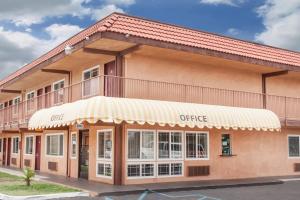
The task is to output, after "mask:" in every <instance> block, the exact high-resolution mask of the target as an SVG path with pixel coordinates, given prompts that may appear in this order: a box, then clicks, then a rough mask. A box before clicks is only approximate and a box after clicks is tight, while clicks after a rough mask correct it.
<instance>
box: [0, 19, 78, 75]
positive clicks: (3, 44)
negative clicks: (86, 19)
mask: <svg viewBox="0 0 300 200" xmlns="http://www.w3.org/2000/svg"><path fill="white" fill-rule="evenodd" d="M80 30H82V29H81V28H80V27H78V26H75V25H68V24H67V25H66V24H65V25H61V24H53V25H51V26H49V27H47V28H46V29H45V31H46V33H47V34H48V35H49V37H50V39H39V38H37V37H34V36H32V35H31V34H30V33H28V32H18V31H16V32H14V31H10V30H5V29H4V28H3V27H0V61H1V62H0V69H1V73H0V78H3V77H4V76H6V75H7V74H9V73H11V72H13V71H15V70H16V69H18V68H20V67H21V66H23V65H25V63H29V62H30V61H32V60H33V59H35V58H37V57H39V56H40V55H42V54H43V53H45V52H47V51H49V50H50V49H52V48H53V47H55V46H57V45H58V44H59V43H61V42H63V41H64V40H66V39H67V38H69V37H71V36H72V35H74V34H76V33H77V32H79V31H80Z"/></svg>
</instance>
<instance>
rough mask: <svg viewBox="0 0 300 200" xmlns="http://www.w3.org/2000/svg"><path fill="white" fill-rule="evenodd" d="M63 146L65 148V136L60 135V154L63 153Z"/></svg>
mask: <svg viewBox="0 0 300 200" xmlns="http://www.w3.org/2000/svg"><path fill="white" fill-rule="evenodd" d="M63 148H64V136H63V135H60V136H59V155H60V156H62V155H63Z"/></svg>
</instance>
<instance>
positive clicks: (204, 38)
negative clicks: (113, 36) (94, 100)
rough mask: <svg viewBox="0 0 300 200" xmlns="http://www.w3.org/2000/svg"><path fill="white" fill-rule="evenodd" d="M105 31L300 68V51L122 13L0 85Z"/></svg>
mask: <svg viewBox="0 0 300 200" xmlns="http://www.w3.org/2000/svg"><path fill="white" fill-rule="evenodd" d="M106 31H107V32H116V33H122V34H130V35H132V36H137V37H142V38H147V39H153V40H158V41H163V42H169V43H174V44H179V45H185V46H190V47H196V48H201V49H208V50H213V51H217V52H223V53H228V54H233V55H238V56H242V57H248V58H254V59H259V60H264V61H269V62H274V63H279V64H285V65H290V66H296V67H300V52H294V51H289V50H284V49H280V48H275V47H271V46H266V45H261V44H257V43H252V42H247V41H243V40H237V39H233V38H229V37H224V36H220V35H216V34H211V33H207V32H202V31H198V30H192V29H187V28H183V27H179V26H174V25H170V24H164V23H160V22H156V21H151V20H146V19H142V18H137V17H132V16H128V15H124V14H119V13H113V14H111V15H109V16H108V17H106V18H104V19H103V20H101V21H99V22H97V23H96V24H94V25H93V26H91V27H89V28H87V29H85V30H83V31H82V32H80V33H78V34H77V35H75V36H73V37H71V38H70V39H68V40H67V41H65V42H63V43H62V44H60V45H59V46H57V47H56V48H54V49H52V50H51V51H49V52H48V53H46V54H44V55H43V56H41V57H40V58H38V59H36V60H34V61H33V62H31V63H30V64H28V65H26V66H24V67H23V68H21V69H19V70H18V71H16V72H15V73H13V74H11V75H9V76H7V77H6V78H4V79H3V80H2V81H1V82H0V86H1V85H3V84H4V83H6V82H8V81H10V80H12V79H14V78H16V77H18V76H19V75H21V74H22V73H24V72H26V71H28V70H30V69H32V68H34V67H35V66H37V65H38V64H40V63H42V62H44V61H46V60H47V59H49V58H51V57H53V56H55V55H57V54H59V53H61V52H63V51H64V49H65V46H66V45H74V44H76V43H78V42H80V41H82V40H84V39H85V38H86V37H87V36H91V35H93V34H94V33H97V32H106Z"/></svg>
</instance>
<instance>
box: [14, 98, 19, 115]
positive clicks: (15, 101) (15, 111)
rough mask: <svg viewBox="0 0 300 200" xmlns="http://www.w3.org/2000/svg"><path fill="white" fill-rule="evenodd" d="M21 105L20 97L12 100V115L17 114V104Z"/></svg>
mask: <svg viewBox="0 0 300 200" xmlns="http://www.w3.org/2000/svg"><path fill="white" fill-rule="evenodd" d="M20 103H21V97H17V98H14V100H13V114H18V113H19V104H20Z"/></svg>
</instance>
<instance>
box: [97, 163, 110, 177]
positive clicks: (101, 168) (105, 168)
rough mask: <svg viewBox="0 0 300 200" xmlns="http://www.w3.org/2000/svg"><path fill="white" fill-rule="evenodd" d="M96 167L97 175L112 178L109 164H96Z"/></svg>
mask: <svg viewBox="0 0 300 200" xmlns="http://www.w3.org/2000/svg"><path fill="white" fill-rule="evenodd" d="M97 166H98V167H97V175H100V176H107V177H111V176H112V173H111V172H112V169H111V164H109V163H98V164H97Z"/></svg>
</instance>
